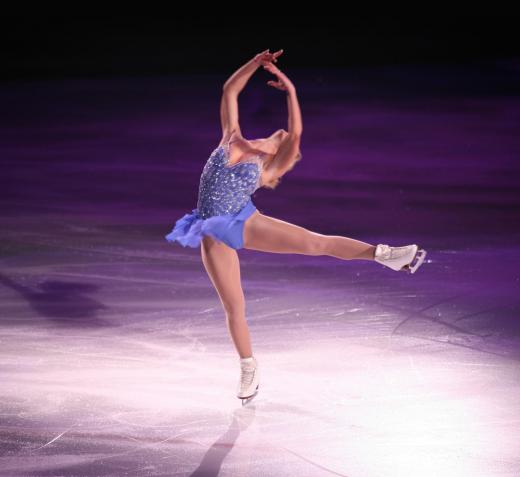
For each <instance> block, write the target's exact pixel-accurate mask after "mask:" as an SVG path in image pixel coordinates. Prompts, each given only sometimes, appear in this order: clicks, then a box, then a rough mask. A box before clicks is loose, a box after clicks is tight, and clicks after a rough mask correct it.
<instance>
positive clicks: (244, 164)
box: [197, 142, 262, 219]
mask: <svg viewBox="0 0 520 477" xmlns="http://www.w3.org/2000/svg"><path fill="white" fill-rule="evenodd" d="M228 162H229V142H228V143H227V144H225V143H224V144H222V145H220V146H218V147H217V148H216V149H214V150H213V152H212V153H211V155H210V156H209V158H208V160H207V161H206V164H205V165H204V169H203V170H202V174H201V176H200V183H199V195H198V200H197V209H198V210H199V214H200V216H201V217H202V218H203V219H206V218H208V217H212V216H214V215H225V214H235V213H237V212H238V211H240V210H241V209H242V208H243V207H244V206H245V205H246V203H247V201H248V200H249V198H250V196H251V194H252V193H253V192H254V191H255V190H256V189H258V188H259V187H260V181H261V168H262V158H261V156H260V155H255V156H252V157H249V158H247V160H242V161H240V162H238V163H236V164H232V165H229V164H228Z"/></svg>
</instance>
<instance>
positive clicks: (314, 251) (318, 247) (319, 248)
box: [308, 233, 329, 255]
mask: <svg viewBox="0 0 520 477" xmlns="http://www.w3.org/2000/svg"><path fill="white" fill-rule="evenodd" d="M328 243H329V242H328V237H327V236H326V235H322V234H318V233H313V234H312V235H311V236H310V238H309V242H308V253H309V255H327V253H328V248H329V245H328Z"/></svg>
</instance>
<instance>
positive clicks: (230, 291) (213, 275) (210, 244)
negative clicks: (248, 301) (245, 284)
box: [201, 235, 244, 313]
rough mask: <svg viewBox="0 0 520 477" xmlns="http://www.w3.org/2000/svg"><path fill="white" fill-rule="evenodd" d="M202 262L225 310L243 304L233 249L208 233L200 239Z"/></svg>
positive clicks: (236, 261) (234, 309)
mask: <svg viewBox="0 0 520 477" xmlns="http://www.w3.org/2000/svg"><path fill="white" fill-rule="evenodd" d="M201 255H202V263H203V264H204V268H205V269H206V272H207V273H208V276H209V278H210V280H211V283H212V284H213V286H214V287H215V289H216V291H217V294H218V296H219V298H220V301H221V302H222V305H223V307H224V309H225V310H226V311H227V312H230V313H231V312H233V311H237V310H240V309H241V308H243V306H244V293H243V290H242V284H241V278H240V261H239V259H238V253H237V251H236V250H235V249H233V248H231V247H228V246H227V245H226V244H224V243H222V242H219V241H218V240H215V239H214V238H213V237H210V236H208V235H206V236H204V237H203V239H202V241H201Z"/></svg>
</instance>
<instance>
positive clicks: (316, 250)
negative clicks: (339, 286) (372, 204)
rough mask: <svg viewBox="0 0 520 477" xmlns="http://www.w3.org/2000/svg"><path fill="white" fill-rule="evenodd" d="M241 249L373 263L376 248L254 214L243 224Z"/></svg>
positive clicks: (346, 238) (365, 243)
mask: <svg viewBox="0 0 520 477" xmlns="http://www.w3.org/2000/svg"><path fill="white" fill-rule="evenodd" d="M244 248H247V249H251V250H259V251H262V252H275V253H301V254H304V255H329V256H331V257H337V258H341V259H343V260H353V259H362V260H373V259H374V253H375V250H376V246H375V245H371V244H369V243H367V242H362V241H360V240H356V239H352V238H349V237H343V236H340V235H323V234H319V233H317V232H313V231H311V230H308V229H305V228H303V227H300V226H299V225H295V224H291V223H289V222H285V221H283V220H280V219H276V218H274V217H269V216H267V215H264V214H261V213H260V212H258V211H255V213H253V214H252V215H251V217H249V218H248V219H247V220H246V222H245V224H244Z"/></svg>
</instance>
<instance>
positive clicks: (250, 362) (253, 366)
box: [237, 356, 260, 406]
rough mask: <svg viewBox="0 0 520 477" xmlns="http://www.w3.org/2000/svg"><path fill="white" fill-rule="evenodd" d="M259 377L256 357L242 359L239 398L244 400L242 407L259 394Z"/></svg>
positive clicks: (238, 388) (238, 389)
mask: <svg viewBox="0 0 520 477" xmlns="http://www.w3.org/2000/svg"><path fill="white" fill-rule="evenodd" d="M259 377H260V375H259V373H258V362H257V361H256V358H255V357H254V356H251V357H249V358H241V359H240V381H239V383H238V387H237V397H238V398H239V399H242V406H245V405H246V404H247V403H248V402H250V401H251V400H252V399H253V398H254V397H255V396H256V395H257V394H258V387H259Z"/></svg>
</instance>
